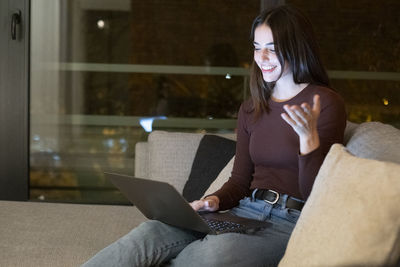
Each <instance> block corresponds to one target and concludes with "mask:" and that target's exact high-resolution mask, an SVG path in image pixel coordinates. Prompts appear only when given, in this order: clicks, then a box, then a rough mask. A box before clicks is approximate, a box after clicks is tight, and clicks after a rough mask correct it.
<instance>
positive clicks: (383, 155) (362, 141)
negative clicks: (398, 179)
mask: <svg viewBox="0 0 400 267" xmlns="http://www.w3.org/2000/svg"><path fill="white" fill-rule="evenodd" d="M346 147H347V149H348V151H349V152H350V153H352V154H353V155H355V156H357V157H360V158H366V159H376V160H382V161H390V162H395V163H400V130H399V129H397V128H395V127H393V126H391V125H388V124H383V123H381V122H364V123H361V124H360V125H359V126H358V127H357V128H355V130H354V131H353V133H352V135H351V137H350V139H349V141H348V142H347V144H346Z"/></svg>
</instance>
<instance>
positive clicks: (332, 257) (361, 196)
mask: <svg viewBox="0 0 400 267" xmlns="http://www.w3.org/2000/svg"><path fill="white" fill-rule="evenodd" d="M399 173H400V165H399V164H395V163H389V162H381V161H376V160H370V159H362V158H357V157H355V156H352V155H351V154H349V153H348V152H347V151H346V149H345V148H344V147H343V146H342V145H338V144H336V145H333V146H332V148H331V150H330V152H329V153H328V155H327V157H326V159H325V161H324V163H323V165H322V167H321V169H320V171H319V173H318V176H317V178H316V181H315V183H314V186H313V189H312V192H311V195H310V197H309V199H308V201H307V203H306V205H305V207H304V209H303V211H302V214H301V216H300V218H299V221H298V222H297V225H296V227H295V229H294V231H293V234H292V236H291V238H290V240H289V244H288V247H287V250H286V253H285V256H284V258H283V259H282V261H281V262H280V264H279V266H281V267H284V266H307V267H310V266H383V265H384V264H388V265H389V264H392V263H393V262H391V261H393V260H394V259H398V257H399V253H400V251H399V244H400V240H399V238H400V237H399V229H400V208H399V201H398V198H399V195H400V176H399ZM396 246H397V247H396Z"/></svg>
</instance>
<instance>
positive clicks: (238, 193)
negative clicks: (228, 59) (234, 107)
mask: <svg viewBox="0 0 400 267" xmlns="http://www.w3.org/2000/svg"><path fill="white" fill-rule="evenodd" d="M246 117H249V114H247V113H246V112H245V111H244V108H243V105H242V106H241V107H240V109H239V114H238V122H237V143H236V156H235V161H234V164H233V169H232V174H231V177H230V178H229V180H228V181H227V182H226V183H225V184H224V185H223V186H222V187H221V189H219V190H218V191H217V192H215V193H213V194H211V195H215V196H217V197H218V198H219V199H220V204H219V209H220V210H227V209H230V208H232V207H235V206H237V205H238V204H239V200H241V199H242V198H244V197H245V196H248V195H249V194H250V182H251V179H252V177H253V176H252V175H253V172H254V166H253V162H252V161H251V158H250V154H249V141H250V135H249V133H248V130H247V127H246Z"/></svg>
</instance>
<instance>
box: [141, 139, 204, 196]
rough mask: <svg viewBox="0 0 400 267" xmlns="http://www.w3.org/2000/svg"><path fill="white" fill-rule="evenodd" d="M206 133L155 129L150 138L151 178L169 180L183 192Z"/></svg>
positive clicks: (149, 163) (149, 171)
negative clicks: (198, 148)
mask: <svg viewBox="0 0 400 267" xmlns="http://www.w3.org/2000/svg"><path fill="white" fill-rule="evenodd" d="M203 136H204V134H196V133H180V132H164V131H154V132H152V133H151V134H150V135H149V138H148V153H149V162H148V168H149V170H148V173H149V177H148V178H149V179H153V180H159V181H164V182H167V183H169V184H171V185H173V186H174V187H175V188H176V189H177V190H178V191H179V192H181V193H182V191H183V187H184V186H185V183H186V180H187V179H188V177H189V174H190V170H191V168H192V164H193V160H194V157H195V155H196V151H197V147H198V146H199V143H200V141H201V139H202V138H203Z"/></svg>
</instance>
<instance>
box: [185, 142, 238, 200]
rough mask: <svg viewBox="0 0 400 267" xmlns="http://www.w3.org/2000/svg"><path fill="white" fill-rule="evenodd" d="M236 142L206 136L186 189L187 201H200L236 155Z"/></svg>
mask: <svg viewBox="0 0 400 267" xmlns="http://www.w3.org/2000/svg"><path fill="white" fill-rule="evenodd" d="M235 150H236V142H235V141H233V140H230V139H227V138H224V137H220V136H216V135H205V136H204V137H203V138H202V139H201V141H200V144H199V147H198V149H197V152H196V155H195V158H194V160H193V165H192V169H191V172H190V175H189V179H188V180H187V182H186V184H185V186H184V188H183V196H184V197H185V198H186V200H187V201H189V202H190V201H193V200H196V199H200V197H201V196H202V195H203V194H204V192H205V191H206V190H207V188H208V187H209V186H210V184H211V183H212V182H213V181H214V180H215V178H216V177H217V176H218V174H219V173H220V172H221V170H222V169H223V168H224V167H225V166H226V164H227V163H228V162H229V160H230V159H231V158H232V157H233V155H235Z"/></svg>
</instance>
